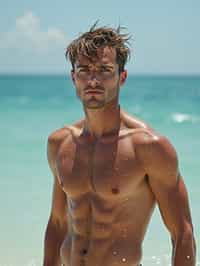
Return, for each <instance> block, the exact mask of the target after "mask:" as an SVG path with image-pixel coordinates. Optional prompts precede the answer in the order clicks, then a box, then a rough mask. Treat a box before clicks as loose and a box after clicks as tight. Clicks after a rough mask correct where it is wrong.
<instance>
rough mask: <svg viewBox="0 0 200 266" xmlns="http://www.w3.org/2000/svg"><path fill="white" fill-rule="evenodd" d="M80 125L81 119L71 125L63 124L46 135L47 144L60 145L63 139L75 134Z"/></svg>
mask: <svg viewBox="0 0 200 266" xmlns="http://www.w3.org/2000/svg"><path fill="white" fill-rule="evenodd" d="M81 126H82V121H78V122H75V123H74V124H72V125H65V126H63V127H62V128H59V129H56V130H54V131H53V132H52V133H51V134H50V135H49V136H48V144H49V145H53V146H55V145H56V146H57V145H60V144H61V143H62V142H63V141H65V140H66V139H68V138H69V137H70V136H75V135H76V134H77V132H78V131H80V129H81Z"/></svg>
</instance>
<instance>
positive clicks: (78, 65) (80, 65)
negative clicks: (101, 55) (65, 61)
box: [76, 64, 89, 68]
mask: <svg viewBox="0 0 200 266" xmlns="http://www.w3.org/2000/svg"><path fill="white" fill-rule="evenodd" d="M76 67H85V68H86V67H89V66H88V65H83V64H77V65H76Z"/></svg>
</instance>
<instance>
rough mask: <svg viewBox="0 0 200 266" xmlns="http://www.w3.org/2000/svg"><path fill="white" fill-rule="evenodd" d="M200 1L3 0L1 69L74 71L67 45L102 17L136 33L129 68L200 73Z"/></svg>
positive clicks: (0, 8)
mask: <svg viewBox="0 0 200 266" xmlns="http://www.w3.org/2000/svg"><path fill="white" fill-rule="evenodd" d="M199 14H200V1H199V0H191V1H189V0H182V1H181V0H168V1H163V0H152V1H150V0H138V1H136V0H124V1H117V0H110V1H109V0H101V1H92V0H76V1H68V0H57V1H55V0H54V1H51V0H48V1H47V0H29V1H27V0H18V1H13V0H6V1H3V0H0V73H8V74H9V73H40V74H43V73H51V74H52V73H55V74H63V73H69V71H70V65H69V63H66V60H65V56H64V53H65V48H66V46H67V44H69V42H70V41H72V40H73V39H74V38H76V37H78V36H79V34H80V33H83V32H85V31H87V30H88V29H89V27H90V26H91V25H92V24H93V23H94V22H95V21H96V20H99V26H105V25H106V26H111V27H117V26H118V25H119V23H120V24H121V25H122V26H125V27H126V28H127V32H129V33H130V34H131V35H132V41H131V52H132V56H131V60H130V62H129V63H128V64H127V69H128V71H129V73H133V74H134V73H135V74H198V75H199V74H200V15H199Z"/></svg>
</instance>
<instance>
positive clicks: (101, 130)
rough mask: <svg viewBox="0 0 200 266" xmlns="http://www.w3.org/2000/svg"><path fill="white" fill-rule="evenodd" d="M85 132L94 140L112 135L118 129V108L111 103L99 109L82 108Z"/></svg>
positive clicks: (119, 120)
mask: <svg viewBox="0 0 200 266" xmlns="http://www.w3.org/2000/svg"><path fill="white" fill-rule="evenodd" d="M84 111H85V130H86V131H87V132H88V133H89V134H90V135H91V137H94V138H100V137H102V136H104V135H107V134H112V133H113V134H114V133H116V132H118V130H119V128H120V123H121V119H120V106H119V105H118V102H116V101H112V102H110V103H108V104H106V105H105V106H104V107H102V108H99V109H88V108H84Z"/></svg>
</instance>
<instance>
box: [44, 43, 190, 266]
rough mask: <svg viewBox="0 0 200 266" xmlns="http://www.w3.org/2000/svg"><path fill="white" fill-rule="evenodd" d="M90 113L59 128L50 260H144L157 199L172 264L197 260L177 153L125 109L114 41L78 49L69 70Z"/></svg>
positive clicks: (82, 265) (90, 263)
mask: <svg viewBox="0 0 200 266" xmlns="http://www.w3.org/2000/svg"><path fill="white" fill-rule="evenodd" d="M71 76H72V80H73V82H74V85H75V88H76V93H77V95H78V97H79V98H80V100H81V101H82V103H83V108H84V111H85V118H84V119H83V120H82V121H80V122H77V123H76V124H74V125H71V126H65V127H64V128H62V129H59V130H57V131H55V132H53V133H52V134H51V135H50V136H49V139H48V161H49V165H50V168H51V170H52V173H53V175H54V188H53V199H52V208H51V214H50V218H49V222H48V225H47V229H46V234H45V251H44V264H43V265H44V266H60V265H61V264H64V265H65V266H138V265H140V261H141V259H142V242H143V239H144V236H145V232H146V229H147V226H148V224H149V221H150V218H151V215H152V212H153V210H154V207H155V204H156V203H157V204H158V206H159V209H160V212H161V215H162V218H163V222H164V224H165V225H166V227H167V229H168V231H169V233H170V236H171V239H172V250H173V252H172V265H173V266H194V265H195V240H194V236H193V226H192V221H191V215H190V208H189V203H188V196H187V191H186V187H185V185H184V182H183V178H182V177H181V174H180V172H179V168H178V159H177V154H176V151H175V149H174V148H173V146H172V145H171V144H170V142H169V141H168V140H167V138H166V137H164V136H160V135H159V134H158V133H157V132H155V131H154V130H153V129H151V128H150V127H149V126H148V125H147V124H146V123H144V122H142V121H140V120H138V119H137V118H135V117H132V116H130V115H128V114H127V113H126V112H125V111H123V110H121V109H120V107H119V103H118V96H119V89H120V88H121V87H122V85H123V84H124V82H125V80H126V77H127V72H126V71H122V72H121V73H119V68H118V64H117V63H116V51H115V49H114V48H109V47H103V48H99V49H98V57H97V58H95V59H94V61H90V60H89V59H88V58H85V57H83V56H79V58H78V60H77V62H76V66H75V69H74V70H73V71H72V73H71Z"/></svg>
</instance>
